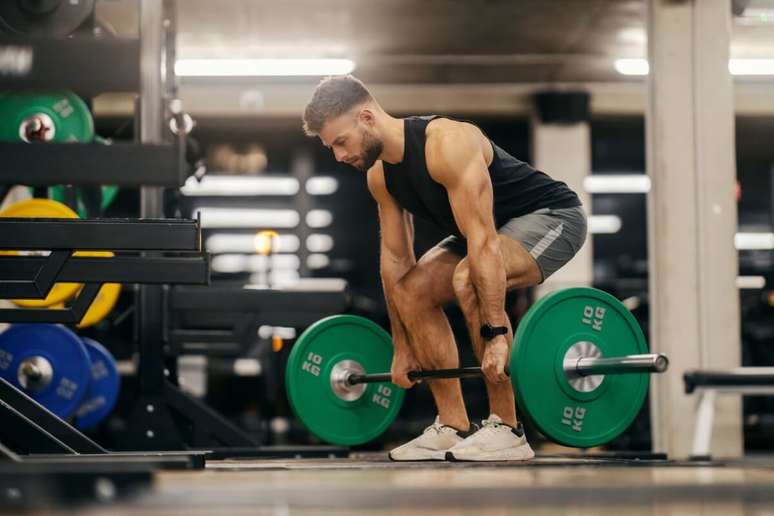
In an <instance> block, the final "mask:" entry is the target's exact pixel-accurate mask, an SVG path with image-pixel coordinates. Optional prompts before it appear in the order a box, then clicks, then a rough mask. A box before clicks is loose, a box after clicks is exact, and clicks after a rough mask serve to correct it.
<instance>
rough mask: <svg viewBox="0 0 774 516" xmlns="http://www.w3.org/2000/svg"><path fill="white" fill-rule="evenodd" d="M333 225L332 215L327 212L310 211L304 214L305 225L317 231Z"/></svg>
mask: <svg viewBox="0 0 774 516" xmlns="http://www.w3.org/2000/svg"><path fill="white" fill-rule="evenodd" d="M332 223H333V213H331V212H330V211H328V210H310V211H309V213H307V214H306V225H307V226H309V227H310V228H314V229H318V228H324V227H327V226H330V225H331V224H332Z"/></svg>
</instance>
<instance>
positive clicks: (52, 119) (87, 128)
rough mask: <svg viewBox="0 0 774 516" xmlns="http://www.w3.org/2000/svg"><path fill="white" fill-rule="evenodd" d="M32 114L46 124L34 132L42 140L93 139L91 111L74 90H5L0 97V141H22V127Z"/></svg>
mask: <svg viewBox="0 0 774 516" xmlns="http://www.w3.org/2000/svg"><path fill="white" fill-rule="evenodd" d="M36 117H37V118H38V119H40V120H43V121H44V125H45V126H46V127H47V129H45V130H43V131H41V132H40V133H38V134H39V135H41V138H42V140H43V141H51V142H90V141H91V140H92V139H93V138H94V121H93V119H92V117H91V112H90V111H89V108H88V106H87V105H86V103H85V102H83V100H81V98H80V97H78V96H77V95H75V94H74V93H71V92H69V91H55V92H37V93H31V92H7V93H4V94H3V95H2V96H0V141H9V142H18V141H26V140H25V138H24V137H23V135H24V134H25V131H24V127H26V126H27V124H28V123H29V120H31V119H34V118H36ZM49 125H50V127H48V126H49Z"/></svg>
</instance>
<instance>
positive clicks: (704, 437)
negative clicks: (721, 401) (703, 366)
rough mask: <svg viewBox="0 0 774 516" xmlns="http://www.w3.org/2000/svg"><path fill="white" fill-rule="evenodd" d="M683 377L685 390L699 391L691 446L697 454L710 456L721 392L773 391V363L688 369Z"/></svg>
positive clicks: (693, 455)
mask: <svg viewBox="0 0 774 516" xmlns="http://www.w3.org/2000/svg"><path fill="white" fill-rule="evenodd" d="M683 380H684V382H685V392H686V394H691V393H693V392H696V393H698V394H699V402H698V404H697V405H696V422H695V424H694V429H693V445H692V448H691V456H692V457H694V458H708V457H710V451H711V444H712V425H713V423H714V421H715V400H716V399H717V396H718V394H740V395H774V367H737V368H734V369H729V370H725V371H688V372H686V373H685V374H684V375H683Z"/></svg>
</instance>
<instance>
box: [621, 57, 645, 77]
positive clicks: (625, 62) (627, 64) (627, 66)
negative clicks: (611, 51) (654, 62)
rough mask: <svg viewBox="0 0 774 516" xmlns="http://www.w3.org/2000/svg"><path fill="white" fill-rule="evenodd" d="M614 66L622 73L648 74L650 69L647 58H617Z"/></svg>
mask: <svg viewBox="0 0 774 516" xmlns="http://www.w3.org/2000/svg"><path fill="white" fill-rule="evenodd" d="M613 66H615V70H616V71H617V72H618V73H620V74H621V75H648V71H650V67H649V66H648V60H647V59H616V60H615V63H613Z"/></svg>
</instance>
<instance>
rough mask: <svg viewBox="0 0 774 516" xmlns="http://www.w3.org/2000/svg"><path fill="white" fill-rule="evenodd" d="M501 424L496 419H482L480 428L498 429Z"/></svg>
mask: <svg viewBox="0 0 774 516" xmlns="http://www.w3.org/2000/svg"><path fill="white" fill-rule="evenodd" d="M500 426H502V423H501V422H500V421H498V420H496V419H484V420H483V421H481V428H500Z"/></svg>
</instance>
